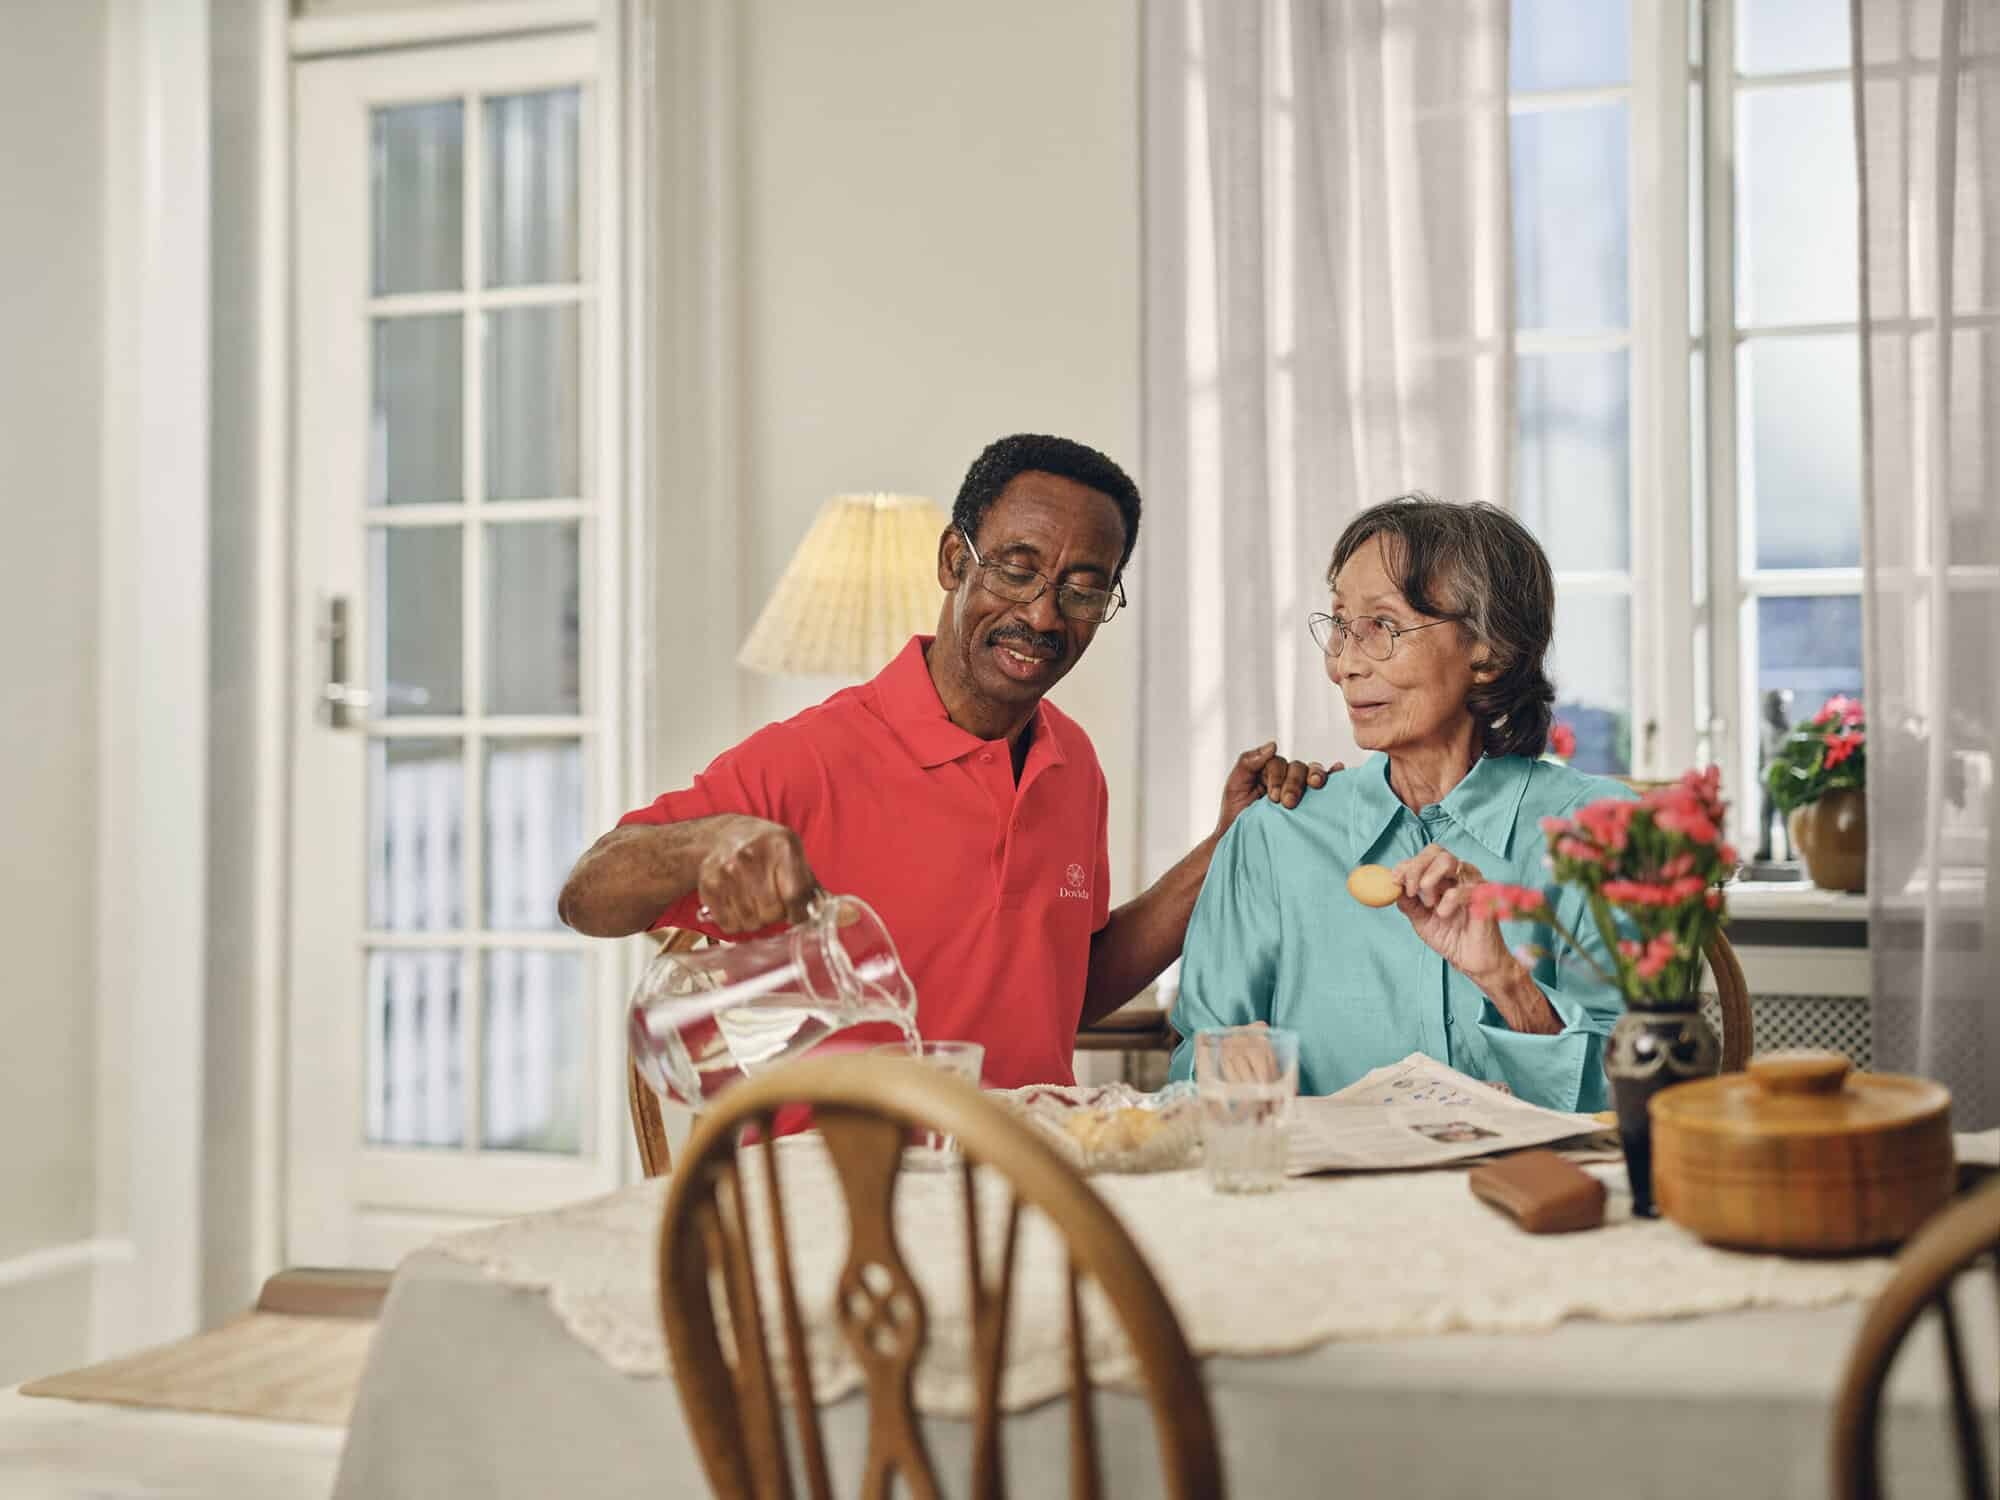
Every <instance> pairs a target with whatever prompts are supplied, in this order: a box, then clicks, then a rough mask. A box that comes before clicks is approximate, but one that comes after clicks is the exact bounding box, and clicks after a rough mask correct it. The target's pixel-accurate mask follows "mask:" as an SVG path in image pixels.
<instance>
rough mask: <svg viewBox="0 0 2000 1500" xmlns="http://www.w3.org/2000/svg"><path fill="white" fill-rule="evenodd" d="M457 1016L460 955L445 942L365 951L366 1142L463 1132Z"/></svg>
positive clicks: (456, 1137) (409, 1141) (425, 1139)
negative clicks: (443, 946) (439, 945)
mask: <svg viewBox="0 0 2000 1500" xmlns="http://www.w3.org/2000/svg"><path fill="white" fill-rule="evenodd" d="M464 1024H465V1023H464V1016H463V1013H462V1011H461V1008H460V1006H459V955H458V954H457V953H456V952H453V951H450V950H447V949H422V950H416V951H410V952H384V951H381V950H377V951H376V952H373V953H370V954H369V955H368V1109H367V1122H366V1128H367V1132H368V1141H369V1143H370V1144H371V1145H380V1146H456V1145H459V1144H461V1143H462V1142H463V1141H464V1139H465V1125H464V1120H465V1102H464V1101H465V1077H464V1069H463V1067H462V1066H461V1065H460V1061H459V1059H460V1056H461V1053H460V1050H459V1049H460V1046H461V1043H462V1040H463V1027H464Z"/></svg>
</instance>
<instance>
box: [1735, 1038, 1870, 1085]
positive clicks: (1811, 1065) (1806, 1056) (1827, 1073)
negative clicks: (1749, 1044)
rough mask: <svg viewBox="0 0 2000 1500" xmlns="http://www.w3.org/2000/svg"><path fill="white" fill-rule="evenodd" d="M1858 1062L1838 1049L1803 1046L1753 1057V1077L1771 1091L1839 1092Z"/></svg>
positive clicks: (1750, 1069)
mask: <svg viewBox="0 0 2000 1500" xmlns="http://www.w3.org/2000/svg"><path fill="white" fill-rule="evenodd" d="M1853 1071H1854V1064H1853V1063H1851V1062H1849V1061H1848V1060H1847V1059H1846V1058H1845V1057H1844V1056H1842V1055H1841V1054H1840V1053H1838V1052H1823V1051H1820V1050H1817V1049H1814V1048H1800V1049H1799V1050H1797V1051H1792V1052H1766V1053H1764V1054H1763V1055H1762V1056H1761V1057H1753V1058H1751V1059H1750V1068H1749V1072H1750V1079H1751V1082H1753V1083H1755V1084H1756V1085H1757V1087H1758V1088H1760V1089H1762V1090H1763V1091H1764V1092H1766V1093H1770V1094H1837V1093H1839V1092H1840V1090H1841V1086H1842V1085H1843V1084H1845V1083H1846V1082H1847V1075H1848V1074H1849V1073H1851V1072H1853Z"/></svg>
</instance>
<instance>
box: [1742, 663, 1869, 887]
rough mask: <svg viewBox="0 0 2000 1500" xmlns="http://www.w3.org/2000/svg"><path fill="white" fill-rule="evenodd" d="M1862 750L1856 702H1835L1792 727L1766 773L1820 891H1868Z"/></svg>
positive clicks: (1864, 727)
mask: <svg viewBox="0 0 2000 1500" xmlns="http://www.w3.org/2000/svg"><path fill="white" fill-rule="evenodd" d="M1867 747H1868V715H1867V711H1866V709H1864V708H1863V706H1862V703H1861V700H1860V699H1858V698H1848V697H1843V696H1835V697H1832V698H1829V699H1827V700H1826V702H1825V703H1823V704H1821V705H1820V710H1819V712H1818V713H1816V714H1814V715H1813V716H1812V717H1811V718H1810V719H1807V720H1805V721H1804V722H1802V723H1800V724H1798V725H1796V726H1794V727H1793V729H1792V732H1791V733H1790V734H1788V735H1786V736H1785V742H1784V744H1783V745H1782V746H1781V747H1780V748H1779V750H1778V754H1777V756H1776V757H1775V758H1774V759H1773V760H1772V762H1771V764H1770V765H1769V766H1768V767H1767V768H1766V769H1765V772H1764V776H1765V783H1766V785H1768V786H1769V787H1770V789H1771V800H1772V801H1773V802H1775V803H1776V804H1777V806H1778V811H1779V812H1780V813H1782V814H1783V815H1784V818H1785V826H1786V827H1787V828H1788V829H1790V830H1791V835H1792V847H1793V848H1794V849H1796V850H1798V852H1799V855H1800V857H1801V858H1803V859H1804V860H1805V862H1806V874H1807V875H1808V876H1810V877H1811V878H1812V883H1813V884H1814V885H1816V886H1818V887H1819V888H1820V889H1821V890H1826V891H1864V890H1866V889H1867V888H1868V794H1867V790H1866V789H1867V785H1868V748H1867Z"/></svg>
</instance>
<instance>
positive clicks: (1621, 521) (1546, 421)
mask: <svg viewBox="0 0 2000 1500" xmlns="http://www.w3.org/2000/svg"><path fill="white" fill-rule="evenodd" d="M1515 368H1516V371H1517V374H1516V385H1517V387H1518V397H1519V400H1518V408H1519V413H1520V416H1519V421H1520V424H1521V425H1520V431H1519V432H1518V434H1517V437H1516V442H1515V447H1514V480H1515V483H1514V492H1515V494H1516V495H1517V496H1518V497H1519V501H1520V506H1521V519H1522V520H1523V521H1524V522H1525V523H1526V524H1527V525H1528V527H1529V529H1531V530H1532V531H1533V532H1534V533H1535V535H1536V537H1537V538H1538V539H1539V540H1540V542H1541V544H1542V546H1543V547H1544V548H1546V549H1547V550H1548V554H1549V560H1550V561H1551V562H1552V563H1553V564H1554V565H1555V567H1556V569H1557V570H1558V571H1571V572H1600V571H1602V572H1614V573H1616V572H1623V571H1625V569H1626V568H1627V567H1628V566H1629V565H1630V558H1631V550H1632V516H1631V510H1632V505H1631V479H1630V472H1629V465H1628V459H1627V454H1628V449H1629V445H1630V441H1631V438H1630V433H1631V415H1630V406H1631V392H1630V381H1629V376H1628V368H1629V361H1628V360H1627V358H1626V356H1625V353H1624V351H1622V350H1614V351H1613V352H1611V353H1609V354H1524V355H1522V356H1521V358H1520V360H1519V361H1518V362H1517V364H1516V367H1515Z"/></svg>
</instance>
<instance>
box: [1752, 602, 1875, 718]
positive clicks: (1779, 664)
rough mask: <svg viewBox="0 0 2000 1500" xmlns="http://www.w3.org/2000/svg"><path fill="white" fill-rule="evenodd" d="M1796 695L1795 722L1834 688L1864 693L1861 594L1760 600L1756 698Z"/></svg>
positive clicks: (1835, 691) (1837, 691)
mask: <svg viewBox="0 0 2000 1500" xmlns="http://www.w3.org/2000/svg"><path fill="white" fill-rule="evenodd" d="M1772 692H1789V693H1790V694H1791V695H1792V708H1791V719H1792V722H1794V723H1796V722H1798V721H1799V720H1800V719H1803V718H1807V717H1809V716H1811V715H1812V714H1813V713H1815V712H1817V711H1818V709H1819V706H1820V705H1821V704H1822V703H1824V702H1826V700H1827V699H1828V698H1831V697H1832V696H1833V695H1834V694H1835V693H1846V694H1847V695H1848V696H1850V697H1854V698H1858V697H1860V696H1861V599H1860V597H1859V596H1858V595H1855V594H1822V595H1819V596H1817V597H1809V598H1799V599H1770V598H1765V599H1759V600H1758V601H1757V700H1756V701H1757V702H1758V703H1760V704H1761V703H1762V702H1763V699H1764V695H1765V694H1766V693H1772Z"/></svg>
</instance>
